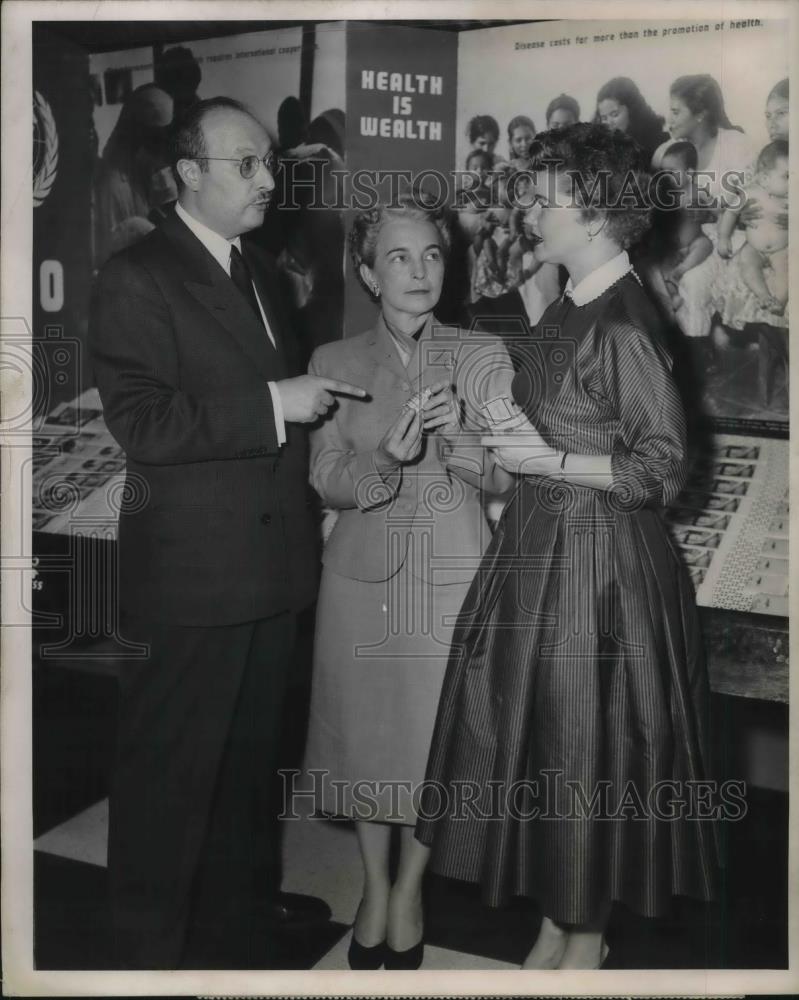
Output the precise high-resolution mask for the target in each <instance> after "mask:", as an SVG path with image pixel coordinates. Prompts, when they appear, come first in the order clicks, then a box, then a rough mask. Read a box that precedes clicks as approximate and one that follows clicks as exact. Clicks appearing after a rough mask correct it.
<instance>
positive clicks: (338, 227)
mask: <svg viewBox="0 0 799 1000" xmlns="http://www.w3.org/2000/svg"><path fill="white" fill-rule="evenodd" d="M306 38H307V32H306V31H305V29H304V28H303V27H302V26H300V25H297V26H295V27H288V28H281V29H278V30H265V31H251V32H247V33H243V34H237V35H231V36H226V37H220V38H201V39H194V40H191V39H190V40H187V41H183V42H177V43H175V44H171V45H168V46H158V51H157V52H156V51H155V49H154V48H151V49H141V48H137V49H129V50H126V51H116V52H110V53H98V54H94V55H92V57H91V60H90V62H91V74H92V76H91V79H92V82H93V93H94V94H96V95H97V99H96V101H95V108H94V120H95V126H96V129H97V133H98V140H99V141H98V145H99V153H100V156H99V161H98V165H97V171H96V175H95V180H94V185H93V191H94V200H93V235H94V257H93V262H94V267H95V269H96V268H98V267H100V266H101V265H102V264H103V262H104V261H105V260H107V259H108V257H109V256H110V255H111V254H113V253H115V252H117V251H118V250H119V249H122V248H124V247H125V246H129V245H130V244H131V243H133V242H135V241H136V240H138V239H140V238H141V237H142V236H143V235H145V234H146V233H147V232H149V231H150V230H151V229H152V228H153V226H154V225H156V224H157V222H158V218H159V216H160V215H161V214H162V213H163V212H164V211H166V210H167V209H168V206H169V205H170V204H172V203H173V202H174V201H175V199H176V197H177V190H176V187H175V182H174V178H173V176H172V172H171V168H170V166H169V163H168V151H167V148H166V141H167V130H168V127H169V125H170V123H171V122H172V121H173V120H174V118H175V116H176V115H179V114H181V113H182V112H183V111H184V110H185V109H187V108H189V107H191V105H192V104H193V103H194V102H196V101H198V100H205V99H208V98H211V97H219V96H224V97H231V98H234V99H235V100H238V101H241V102H242V103H243V104H245V105H246V106H247V107H249V108H251V109H252V111H253V112H254V113H255V114H256V115H257V117H258V118H259V120H260V121H261V122H262V123H263V124H264V125H265V127H266V128H267V130H268V131H269V133H270V135H271V136H272V141H273V147H274V148H275V149H276V150H277V152H278V154H279V159H278V164H279V168H280V169H279V173H278V176H277V177H276V183H277V192H278V193H277V196H276V197H274V198H273V200H272V205H271V206H270V210H269V212H268V214H267V217H266V219H265V221H264V225H263V227H262V229H261V230H260V231H259V232H257V233H255V234H253V238H254V239H256V240H257V241H258V242H259V243H261V244H262V245H263V246H264V248H265V249H267V250H269V251H270V252H272V253H273V254H274V256H275V257H276V258H277V262H278V267H279V268H280V271H281V274H282V276H283V279H284V286H285V292H286V296H287V298H288V300H289V302H290V303H291V306H292V308H293V311H294V314H295V319H296V324H297V330H298V337H299V339H300V340H301V342H302V350H301V354H302V356H303V357H304V358H305V360H307V358H308V357H309V356H310V353H311V351H312V350H313V348H314V347H315V346H318V344H320V343H326V342H327V341H329V340H334V339H337V338H338V337H339V336H340V335H341V324H342V315H343V309H344V306H343V301H344V279H343V273H342V267H341V261H342V258H343V250H344V235H343V228H342V223H341V220H340V211H337V210H336V209H335V208H333V209H332V210H331V211H326V212H324V213H322V212H310V211H309V210H308V203H310V202H313V201H314V200H315V198H314V196H313V194H312V192H313V190H314V189H315V188H319V187H321V186H322V185H323V184H324V178H325V176H326V172H327V171H329V170H330V169H331V168H335V169H342V168H344V156H345V142H344V120H345V107H346V105H345V83H344V55H345V48H344V41H345V29H344V26H343V25H342V24H339V23H336V22H333V23H331V24H324V25H319V26H318V27H317V28H316V29H315V30H314V32H313V38H312V39H311V40H306ZM304 50H305V51H304ZM303 52H304V54H303ZM303 65H306V66H308V67H309V74H308V75H309V77H310V95H309V99H307V100H306V102H305V103H306V104H307V105H308V106H307V107H306V106H303V103H302V102H301V101H300V94H301V89H302V85H301V76H302V72H303Z"/></svg>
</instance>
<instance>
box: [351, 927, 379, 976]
mask: <svg viewBox="0 0 799 1000" xmlns="http://www.w3.org/2000/svg"><path fill="white" fill-rule="evenodd" d="M387 948H388V945H387V944H386V942H385V941H381V942H380V944H375V945H372V947H371V948H367V947H366V945H364V944H360V942H358V941H356V940H355V933H354V932H353V935H352V937H351V938H350V947H349V951H348V952H347V961H348V962H349V963H350V968H351V969H379V968H381V966H382V965H383V962H385V960H386V950H387Z"/></svg>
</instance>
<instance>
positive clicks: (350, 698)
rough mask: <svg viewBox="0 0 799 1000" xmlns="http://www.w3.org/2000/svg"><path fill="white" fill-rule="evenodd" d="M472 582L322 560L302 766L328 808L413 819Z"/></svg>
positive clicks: (360, 816) (357, 815) (356, 815)
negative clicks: (353, 573) (361, 569)
mask: <svg viewBox="0 0 799 1000" xmlns="http://www.w3.org/2000/svg"><path fill="white" fill-rule="evenodd" d="M468 590H469V582H468V581H467V582H464V583H451V584H443V585H439V586H435V587H434V586H431V585H430V584H428V583H426V582H424V581H423V580H419V579H417V578H416V577H414V576H411V574H409V573H408V572H407V570H406V568H405V567H404V566H403V568H402V569H400V571H399V572H398V573H397V574H396V575H395V576H393V577H392V578H391V579H390V580H385V581H380V582H378V583H370V582H366V581H363V580H351V579H349V578H348V577H344V576H339V575H338V574H337V573H334V572H332V571H331V570H330V569H329V568H327V567H325V569H324V572H323V574H322V583H321V587H320V591H319V601H318V604H317V617H316V634H315V648H314V673H313V691H312V696H311V712H310V722H309V732H308V744H307V750H306V755H305V770H306V772H308V773H309V775H310V777H311V778H312V779H313V787H314V790H315V802H316V808H317V809H318V810H319V811H321V812H324V813H327V814H329V815H332V816H346V817H349V818H351V819H356V820H376V821H378V822H396V823H405V824H413V823H415V821H416V806H415V803H416V802H417V801H418V795H419V794H420V791H421V787H420V786H421V784H422V782H423V781H424V776H425V768H426V766H427V757H428V753H429V750H430V741H431V737H432V733H433V725H434V723H435V718H436V710H437V708H438V701H439V696H440V694H441V685H442V682H443V679H444V672H445V670H446V666H447V660H448V658H449V649H450V643H451V640H452V632H453V626H454V623H455V619H456V617H457V615H458V613H459V611H460V610H461V605H462V604H463V600H464V598H465V597H466V594H467V592H468Z"/></svg>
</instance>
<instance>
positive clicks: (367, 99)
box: [346, 24, 457, 334]
mask: <svg viewBox="0 0 799 1000" xmlns="http://www.w3.org/2000/svg"><path fill="white" fill-rule="evenodd" d="M347 95H348V112H349V114H348V122H347V149H348V153H349V160H348V166H349V170H350V192H351V195H350V199H349V204H350V207H351V209H357V208H359V207H362V208H366V207H368V206H369V205H370V204H371V203H373V202H374V201H375V200H382V201H387V202H390V201H394V200H395V199H396V198H397V196H398V195H399V194H400V193H401V192H402V191H405V192H407V191H408V190H410V189H411V188H412V187H413V186H414V185H418V186H419V187H420V188H421V189H422V190H425V191H426V192H428V193H429V194H430V195H431V197H433V198H434V199H435V200H436V201H438V202H439V203H441V204H445V205H447V204H449V203H450V201H451V199H452V193H453V192H452V187H451V186H452V183H453V176H452V168H453V166H454V163H453V148H454V140H455V135H454V126H455V106H456V97H457V36H456V35H455V34H454V33H452V32H448V31H435V30H431V29H429V28H427V29H422V28H415V27H410V26H409V27H404V26H402V27H400V26H393V27H392V28H391V29H390V30H386V29H385V28H382V27H380V26H379V25H377V24H350V25H348V26H347ZM353 214H354V213H353V212H352V211H351V212H350V213H349V216H348V219H349V220H351V219H352V217H353ZM445 294H446V289H445ZM376 312H377V310H376V308H375V306H374V305H373V303H371V302H370V300H369V299H368V298H367V295H366V292H365V291H364V290H363V288H361V286H360V284H359V282H358V280H357V278H356V277H355V275H354V273H353V272H352V268H351V267H349V263H348V268H347V315H346V325H347V332H348V333H349V334H357V333H361V332H363V330H365V329H367V328H368V327H369V326H370V325H371V324H372V323H373V322H374V318H375V316H376ZM440 318H442V319H443V318H445V317H444V316H441V317H440Z"/></svg>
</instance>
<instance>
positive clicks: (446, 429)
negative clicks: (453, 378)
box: [422, 379, 461, 438]
mask: <svg viewBox="0 0 799 1000" xmlns="http://www.w3.org/2000/svg"><path fill="white" fill-rule="evenodd" d="M424 391H425V394H426V395H427V398H426V399H425V400H423V402H422V420H423V423H422V427H423V429H424V430H426V431H437V432H438V433H439V434H441V435H442V437H445V438H450V437H454V436H455V435H456V434H457V433H458V431H459V430H460V426H461V422H460V408H459V406H458V401H457V399H456V398H455V393H454V392H453V391H452V385H451V384H450V383H449V382H448V381H447V380H446V379H442V380H440V381H438V382H434V383H433V385H431V386H429V387H428V388H427V389H425V390H424Z"/></svg>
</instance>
